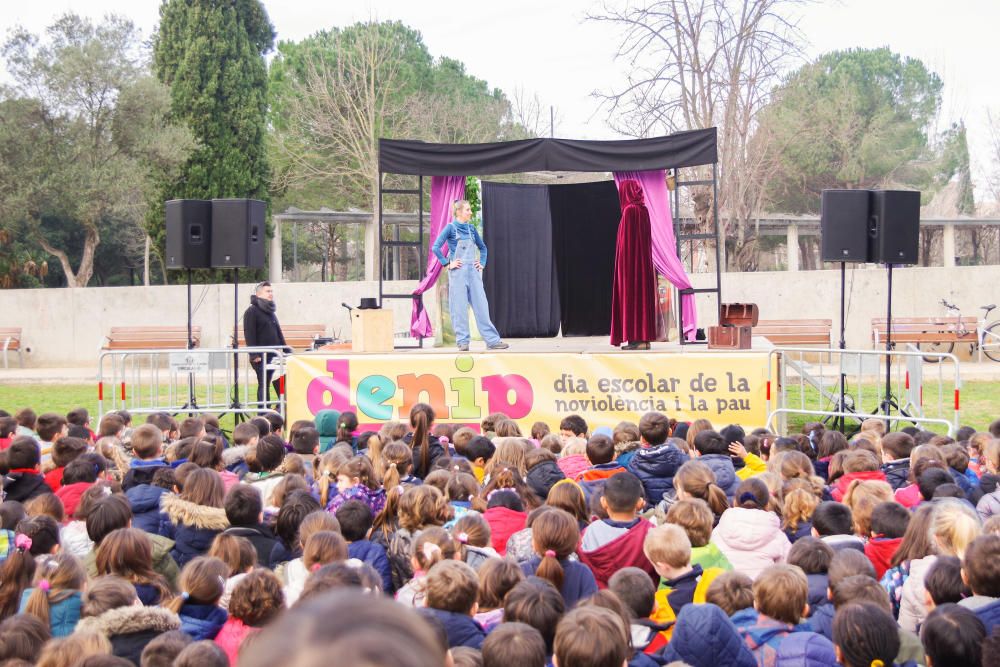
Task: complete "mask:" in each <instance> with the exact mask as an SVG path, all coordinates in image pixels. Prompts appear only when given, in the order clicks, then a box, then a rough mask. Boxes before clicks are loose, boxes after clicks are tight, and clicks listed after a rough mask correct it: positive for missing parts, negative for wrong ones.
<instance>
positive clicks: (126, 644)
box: [76, 606, 181, 665]
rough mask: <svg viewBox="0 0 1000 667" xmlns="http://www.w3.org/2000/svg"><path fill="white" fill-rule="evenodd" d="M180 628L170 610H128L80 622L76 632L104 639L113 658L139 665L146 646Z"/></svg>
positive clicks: (136, 608)
mask: <svg viewBox="0 0 1000 667" xmlns="http://www.w3.org/2000/svg"><path fill="white" fill-rule="evenodd" d="M180 627H181V619H180V618H179V617H178V616H177V614H175V613H174V612H172V611H170V610H169V609H164V608H163V607H137V606H128V607H119V608H118V609H109V610H108V611H106V612H104V613H103V614H101V615H100V616H90V617H88V618H84V619H81V620H80V622H79V623H78V624H77V626H76V629H77V631H78V632H79V631H88V632H97V633H99V634H102V635H104V636H105V637H107V638H108V639H109V640H111V651H112V653H113V654H114V655H116V656H118V657H119V658H125V659H126V660H130V661H131V662H133V663H134V664H136V665H138V664H139V662H140V658H141V657H142V650H143V649H144V648H146V644H148V643H149V642H151V641H152V640H154V639H155V638H156V637H158V636H160V635H161V634H163V633H164V632H169V631H170V630H178V629H180Z"/></svg>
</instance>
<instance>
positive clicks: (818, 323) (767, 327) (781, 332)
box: [753, 318, 833, 347]
mask: <svg viewBox="0 0 1000 667" xmlns="http://www.w3.org/2000/svg"><path fill="white" fill-rule="evenodd" d="M832 327H833V321H832V320H827V319H821V318H807V319H801V320H758V321H757V326H755V327H754V328H753V335H754V336H762V337H764V338H766V339H768V340H769V341H770V342H771V343H772V344H774V345H786V346H789V347H798V346H808V345H818V346H822V347H829V346H830V331H831V329H832Z"/></svg>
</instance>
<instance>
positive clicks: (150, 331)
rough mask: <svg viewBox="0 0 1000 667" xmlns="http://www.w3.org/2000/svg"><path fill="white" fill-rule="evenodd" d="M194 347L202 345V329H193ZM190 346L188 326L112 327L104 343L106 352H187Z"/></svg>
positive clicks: (197, 327)
mask: <svg viewBox="0 0 1000 667" xmlns="http://www.w3.org/2000/svg"><path fill="white" fill-rule="evenodd" d="M191 338H192V339H193V340H194V346H195V347H198V346H199V345H200V344H201V327H200V326H196V327H192V329H191ZM187 346H188V328H187V327H186V326H179V327H174V326H144V327H111V333H109V334H108V335H107V337H106V339H105V341H104V347H103V349H105V350H147V349H153V350H156V349H168V350H185V349H187Z"/></svg>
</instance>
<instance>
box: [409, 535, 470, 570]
mask: <svg viewBox="0 0 1000 667" xmlns="http://www.w3.org/2000/svg"><path fill="white" fill-rule="evenodd" d="M458 548H459V547H458V545H457V544H456V543H455V540H454V538H452V536H451V535H450V534H449V533H448V531H447V530H445V529H444V528H441V527H440V526H431V527H429V528H425V529H423V530H422V531H420V534H419V535H418V536H417V539H416V540H414V542H413V558H414V560H416V561H417V564H418V565H419V566H420V569H421V570H423V571H424V572H427V571H429V570H430V569H431V568H432V567H434V566H435V565H437V564H438V563H440V562H441V561H444V560H454V559H455V555H456V554H458V553H459V551H458Z"/></svg>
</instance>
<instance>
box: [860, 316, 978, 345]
mask: <svg viewBox="0 0 1000 667" xmlns="http://www.w3.org/2000/svg"><path fill="white" fill-rule="evenodd" d="M978 324H979V322H978V321H977V320H976V318H975V317H971V316H965V317H898V318H897V317H894V318H892V324H891V326H890V323H889V321H888V320H887V319H886V318H884V317H876V318H873V319H872V339H873V340H874V341H875V342H876V343H881V342H882V341H883V340H884V339H885V338H888V337H889V336H890V328H891V336H892V341H893V342H897V343H918V344H919V343H960V342H973V341H975V340H976V339H977V334H976V327H977V326H978ZM960 327H964V328H965V329H966V332H965V333H964V334H960V333H959V332H958V331H957V329H959V328H960Z"/></svg>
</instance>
